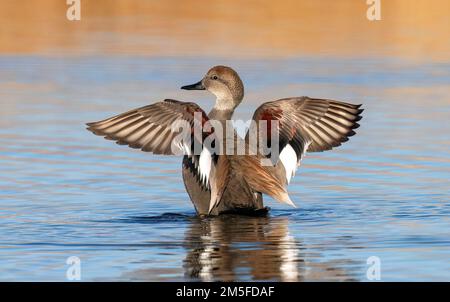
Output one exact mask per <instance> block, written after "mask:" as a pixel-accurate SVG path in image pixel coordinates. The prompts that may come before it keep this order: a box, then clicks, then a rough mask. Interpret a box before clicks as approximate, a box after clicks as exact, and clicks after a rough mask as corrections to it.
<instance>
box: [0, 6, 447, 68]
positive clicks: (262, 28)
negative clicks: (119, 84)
mask: <svg viewBox="0 0 450 302" xmlns="http://www.w3.org/2000/svg"><path fill="white" fill-rule="evenodd" d="M67 8H68V5H67V4H66V1H65V0H27V1H16V0H2V1H1V2H0V20H1V21H0V22H1V23H0V54H16V53H19V54H43V55H47V54H51V55H54V54H61V55H101V54H126V55H148V56H172V55H173V56H176V55H192V56H198V55H202V56H233V57H236V56H237V57H248V56H251V57H272V56H275V57H277V56H289V57H291V56H308V55H321V54H323V55H339V56H362V57H364V56H386V55H388V56H394V57H403V58H408V59H418V60H420V59H426V60H429V59H431V60H448V59H449V57H450V55H449V54H450V21H449V17H448V14H449V12H450V1H447V0H432V1H430V0H428V1H427V0H415V1H411V0H381V16H382V20H381V21H372V22H370V21H368V20H367V18H366V11H367V8H368V5H367V4H366V1H365V0H339V1H337V0H336V1H332V0H327V1H317V0H303V1H299V0H296V1H293V0H287V1H271V0H260V1H256V0H253V1H252V0H248V1H225V0H208V1H204V0H183V1H179V0H178V1H175V0H166V1H144V0H95V1H94V0H81V21H68V20H67V19H66V10H67Z"/></svg>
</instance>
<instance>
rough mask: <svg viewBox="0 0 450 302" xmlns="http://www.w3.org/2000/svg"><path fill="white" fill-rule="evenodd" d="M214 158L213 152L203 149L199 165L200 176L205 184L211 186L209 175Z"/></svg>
mask: <svg viewBox="0 0 450 302" xmlns="http://www.w3.org/2000/svg"><path fill="white" fill-rule="evenodd" d="M211 164H212V157H211V152H209V150H208V148H203V150H202V152H201V153H200V159H199V164H198V172H199V175H200V180H201V181H202V182H203V183H204V184H205V185H208V184H209V174H210V172H211Z"/></svg>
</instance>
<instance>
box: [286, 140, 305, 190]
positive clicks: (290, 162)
mask: <svg viewBox="0 0 450 302" xmlns="http://www.w3.org/2000/svg"><path fill="white" fill-rule="evenodd" d="M310 144H311V142H307V143H306V144H305V147H304V148H303V152H302V155H301V157H300V158H297V154H296V153H295V150H294V148H292V146H291V145H290V144H287V145H286V147H284V148H283V150H281V153H280V157H279V158H280V161H281V163H282V164H283V167H284V170H285V171H286V181H287V183H288V184H289V182H290V181H291V178H292V177H293V176H294V175H295V171H297V167H298V166H299V165H300V162H301V160H302V159H303V157H304V156H305V153H306V150H308V147H309V145H310Z"/></svg>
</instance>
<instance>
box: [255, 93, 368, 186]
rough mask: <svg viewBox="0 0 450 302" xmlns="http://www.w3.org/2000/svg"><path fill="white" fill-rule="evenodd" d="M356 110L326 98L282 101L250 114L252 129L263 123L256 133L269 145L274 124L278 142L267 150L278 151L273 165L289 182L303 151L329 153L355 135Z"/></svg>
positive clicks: (267, 104)
mask: <svg viewBox="0 0 450 302" xmlns="http://www.w3.org/2000/svg"><path fill="white" fill-rule="evenodd" d="M360 107H361V105H353V104H349V103H344V102H339V101H334V100H327V99H313V98H309V97H296V98H286V99H281V100H277V101H273V102H267V103H264V104H262V105H261V106H260V107H259V108H258V109H257V110H256V111H255V113H254V115H253V120H254V121H256V125H253V126H256V127H258V122H259V121H266V123H267V127H266V129H262V130H263V131H262V132H260V133H263V134H264V135H266V137H267V138H268V143H269V144H270V143H271V142H270V137H271V136H270V129H271V128H270V127H271V123H272V121H277V122H278V133H279V140H278V143H276V146H272V145H270V147H271V148H273V147H278V148H279V149H278V150H279V158H278V159H277V160H276V165H277V166H279V169H281V166H280V165H282V168H283V169H284V170H285V173H286V180H285V181H286V182H287V183H289V181H290V179H291V177H292V176H293V175H294V173H295V171H296V169H297V166H298V164H299V162H300V160H301V159H302V157H303V155H304V153H305V152H321V151H325V150H330V149H332V148H334V147H337V146H340V145H341V144H342V143H343V142H346V141H348V139H349V137H350V136H352V135H354V134H355V132H354V131H353V129H356V128H358V127H359V124H358V123H357V122H358V121H359V120H360V119H361V118H362V116H361V113H362V112H363V109H360ZM251 130H252V129H250V130H249V132H248V134H249V133H251ZM260 131H261V130H260ZM248 134H247V135H248Z"/></svg>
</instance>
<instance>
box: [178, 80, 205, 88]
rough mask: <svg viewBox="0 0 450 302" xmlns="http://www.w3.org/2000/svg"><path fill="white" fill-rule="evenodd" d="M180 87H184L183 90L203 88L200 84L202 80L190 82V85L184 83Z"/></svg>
mask: <svg viewBox="0 0 450 302" xmlns="http://www.w3.org/2000/svg"><path fill="white" fill-rule="evenodd" d="M181 89H185V90H205V87H204V86H203V84H202V81H200V82H198V83H195V84H192V85H186V86H183V87H181Z"/></svg>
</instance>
